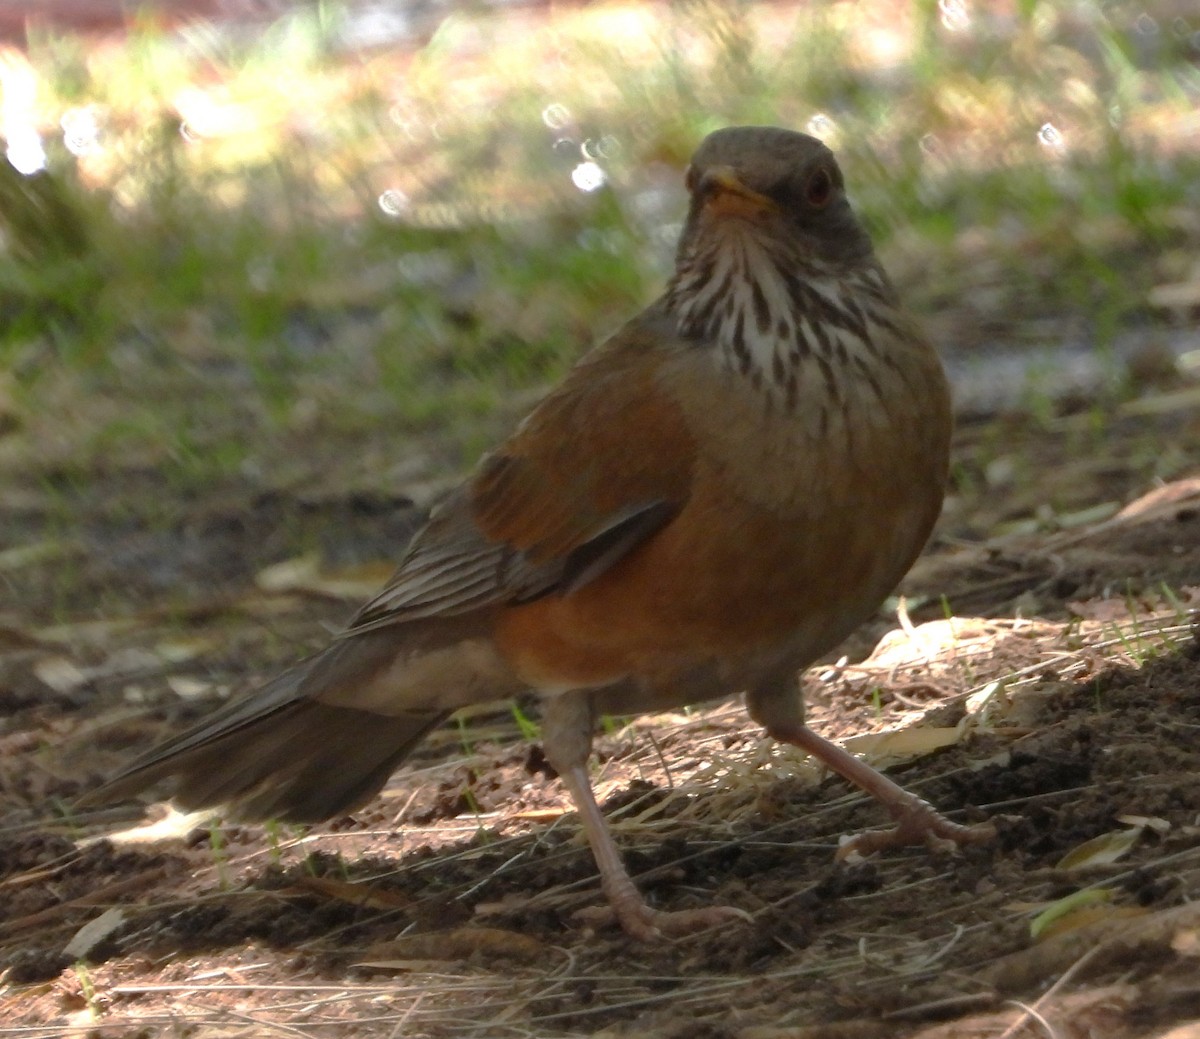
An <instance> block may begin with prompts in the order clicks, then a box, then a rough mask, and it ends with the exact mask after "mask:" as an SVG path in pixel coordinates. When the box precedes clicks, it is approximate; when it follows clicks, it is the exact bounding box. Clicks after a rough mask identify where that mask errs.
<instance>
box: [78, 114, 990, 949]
mask: <svg viewBox="0 0 1200 1039" xmlns="http://www.w3.org/2000/svg"><path fill="white" fill-rule="evenodd" d="M684 183H685V187H686V190H687V193H688V209H687V215H686V219H685V221H684V223H683V226H682V230H681V233H680V237H679V242H678V248H677V251H676V255H675V264H674V272H673V274H672V275H671V276H670V278H669V280H668V281H667V284H666V286H665V289H664V291H663V292H662V294H661V295H660V296H659V298H658V299H656V300H655V301H654V302H653V303H651V304H650V305H649V306H648V307H646V309H644V310H643V311H642V312H641V313H639V314H637V315H636V316H634V317H633V318H632V319H630V320H629V321H628V322H627V323H626V324H624V325H623V326H621V327H620V328H619V329H617V330H616V331H615V332H614V333H613V334H612V335H611V336H609V338H607V339H606V340H604V341H603V342H601V343H600V344H599V345H598V346H595V347H594V348H592V349H591V350H590V351H588V352H586V353H584V354H583V356H582V357H581V358H580V359H579V360H578V361H577V362H576V363H575V365H574V366H573V367H572V368H571V369H570V370H569V371H568V373H567V374H566V375H565V377H564V378H563V379H562V381H561V382H560V383H559V385H557V386H556V387H555V388H553V389H552V390H550V391H549V392H548V393H547V395H546V396H545V397H544V398H543V399H542V400H541V401H540V403H538V404H537V405H536V406H535V407H534V408H533V410H532V411H531V412H530V413H529V414H528V415H527V416H526V417H525V419H524V420H523V421H522V422H520V424H519V425H518V426H517V427H516V428H515V430H514V431H513V432H512V434H511V435H510V436H509V437H508V439H507V440H505V441H503V442H502V443H501V444H500V445H499V446H498V447H497V448H496V449H495V450H493V451H491V452H490V453H487V454H485V455H484V456H483V457H482V459H481V460H480V462H479V463H478V465H477V466H476V468H475V469H474V470H473V471H472V472H471V474H470V475H469V476H468V477H467V478H466V479H465V480H464V481H463V482H462V483H461V485H459V486H458V487H457V488H456V489H454V490H452V491H450V492H449V493H448V494H447V495H446V496H445V497H444V498H443V499H442V500H441V501H440V502H439V503H438V504H437V505H436V506H435V507H434V508H433V509H432V511H431V512H430V515H429V518H428V520H427V521H426V523H425V525H424V526H423V527H421V528H420V529H419V530H418V531H417V533H416V534H415V535H414V537H413V538H412V539H411V541H410V542H409V544H408V545H407V547H406V548H405V549H404V550H403V552H402V554H401V555H400V559H399V563H398V566H397V569H396V571H395V573H394V575H393V576H392V578H391V579H390V580H389V582H388V583H387V584H386V586H385V587H384V588H383V589H382V590H381V591H380V592H379V593H378V594H377V595H376V596H375V597H374V598H372V599H371V600H370V601H369V602H367V603H366V604H365V605H364V606H363V607H362V608H361V609H360V610H359V611H358V613H357V614H356V615H355V616H354V617H353V619H352V620H351V621H350V623H349V624H348V626H347V627H346V628H345V629H344V630H343V631H342V632H341V633H340V634H339V635H338V636H337V637H335V638H334V639H333V640H332V642H331V644H330V645H329V646H328V647H327V648H325V649H323V650H321V651H320V652H317V653H316V654H315V655H313V656H311V657H309V658H308V659H306V660H304V661H302V662H300V663H299V664H297V665H295V666H293V667H292V668H291V669H289V670H287V671H285V672H283V673H282V674H281V675H279V676H278V677H276V678H274V679H273V680H271V681H268V682H267V683H266V684H265V685H263V686H262V687H260V688H259V689H257V691H254V692H252V693H250V694H248V695H246V696H242V697H238V698H236V699H234V700H232V701H230V702H228V703H226V704H225V705H223V706H222V707H221V708H219V709H217V710H216V712H215V713H213V714H212V715H211V716H209V717H207V718H205V719H202V720H201V721H200V722H199V723H198V724H196V725H195V727H193V728H191V729H190V730H188V731H185V732H183V733H182V734H180V735H177V736H175V737H174V738H171V739H168V740H167V741H166V742H165V743H163V744H162V745H161V746H158V747H154V748H152V749H150V750H149V751H147V752H146V753H145V754H144V755H142V756H141V757H139V758H138V759H137V760H135V761H133V762H132V763H130V764H129V766H128V767H127V768H125V769H124V770H123V771H121V772H119V773H118V774H117V775H116V776H114V777H113V778H112V779H110V780H109V781H108V782H107V783H106V784H104V785H103V786H102V787H100V788H98V789H97V790H94V791H93V792H92V793H91V794H90V795H89V796H88V797H87V801H88V802H89V803H95V802H97V801H106V802H110V801H114V800H117V799H120V798H128V797H131V796H133V795H134V794H137V793H138V792H140V791H142V790H143V789H144V788H146V787H148V786H150V785H152V784H155V783H158V782H159V781H160V780H164V779H170V780H171V781H172V799H173V801H174V802H175V803H176V804H177V805H179V806H180V807H182V808H185V809H189V810H194V809H200V808H214V807H218V806H222V807H223V808H224V809H225V810H227V811H228V812H229V813H230V817H232V818H237V819H241V820H245V821H261V820H270V819H275V820H279V821H284V822H293V823H313V822H317V821H320V820H324V819H329V818H332V817H336V816H341V815H344V814H346V813H347V812H350V811H352V810H353V809H355V808H356V807H360V806H361V805H363V804H364V803H365V802H367V801H369V800H370V799H371V798H372V797H373V796H374V795H375V794H376V793H377V792H378V791H379V790H380V789H381V788H382V787H383V786H384V784H385V783H386V782H387V780H388V778H389V777H390V775H391V774H392V772H393V771H394V770H395V769H396V768H397V766H398V765H399V763H400V762H401V761H402V760H403V758H404V757H405V755H406V754H408V753H409V752H410V751H411V750H412V749H413V747H414V746H415V745H416V744H417V743H418V742H419V741H420V740H421V738H422V737H423V736H424V735H425V734H426V733H428V732H429V731H430V730H431V729H433V728H434V727H435V726H437V725H439V724H440V723H441V722H443V721H444V720H445V719H446V718H447V717H448V716H449V715H450V714H451V713H452V712H453V711H455V710H456V709H458V708H462V707H465V706H468V705H470V704H474V703H479V702H484V701H492V700H497V699H501V698H505V697H516V696H519V695H522V694H528V693H530V692H532V693H533V694H535V695H536V697H537V698H538V700H539V701H540V712H541V722H542V725H541V738H542V742H543V747H544V754H545V758H546V760H547V761H548V762H549V764H550V765H551V766H552V768H553V769H554V771H555V772H557V774H558V776H559V778H560V780H561V782H562V784H563V785H564V786H565V788H566V791H567V793H568V794H569V795H570V798H571V800H572V802H573V804H574V807H575V808H576V810H577V813H578V818H579V820H580V825H581V828H582V831H583V833H584V835H585V836H586V839H587V841H588V843H589V845H590V846H591V850H592V852H593V855H594V858H595V862H596V866H597V869H598V872H599V879H600V886H601V889H602V891H603V893H604V895H605V896H606V899H607V904H608V910H607V913H608V916H609V917H610V918H612V919H615V922H616V923H618V924H619V925H620V926H621V927H622V928H623V929H624V931H625V932H626V933H627V934H628V935H630V936H631V937H632V938H634V939H639V940H653V939H657V938H662V937H672V936H677V935H683V934H687V933H690V932H694V931H696V930H699V929H703V928H706V927H709V926H712V925H714V924H718V923H721V922H722V921H726V920H729V919H730V918H731V915H736V914H737V912H738V911H737V910H735V909H733V907H726V906H715V905H714V906H702V907H692V908H687V909H676V910H673V911H672V910H668V909H660V908H656V907H654V906H652V905H651V904H650V903H649V902H648V901H647V900H646V898H645V897H644V896H643V895H642V893H641V892H640V891H639V890H638V888H637V885H636V884H635V883H634V881H633V879H632V878H631V876H630V873H629V872H628V870H627V868H626V866H625V865H624V863H623V860H622V857H621V853H620V850H619V848H618V846H617V844H616V841H615V839H614V837H613V835H612V833H611V831H610V830H609V828H608V826H607V824H606V822H605V820H604V816H603V813H602V812H601V810H600V807H599V805H598V803H597V801H596V797H595V793H594V791H593V789H592V785H591V782H590V779H589V776H588V761H589V757H590V754H591V749H592V737H593V727H594V724H595V723H596V721H597V719H598V716H600V715H629V714H638V713H644V712H662V711H666V710H670V709H675V708H679V707H681V706H683V705H687V704H694V703H699V702H702V701H706V700H712V699H716V698H719V697H729V696H732V695H736V694H738V693H743V694H744V696H745V704H746V708H747V712H748V714H749V717H750V719H752V720H753V721H754V722H755V723H757V724H758V725H760V726H762V727H763V729H764V730H765V731H766V733H767V734H768V735H769V736H770V737H773V738H774V739H775V740H777V741H780V742H782V743H787V744H792V745H794V746H797V747H799V748H801V749H803V750H804V751H806V752H807V753H808V754H810V755H812V756H813V757H814V758H815V759H817V760H818V761H819V762H821V763H823V764H824V765H825V766H826V767H827V768H829V769H830V770H832V771H833V772H836V773H838V774H840V775H841V776H842V777H844V778H845V779H847V780H848V781H849V782H851V783H852V784H855V785H857V786H858V787H860V788H862V789H863V790H864V791H866V792H867V793H869V794H871V795H872V796H873V797H875V798H876V799H877V800H878V801H879V802H881V803H882V805H883V806H884V808H886V809H887V811H888V813H889V814H890V815H891V816H892V818H893V822H894V825H893V826H891V827H890V828H886V829H880V830H872V831H867V832H865V833H862V834H859V835H858V836H857V837H854V838H852V839H851V840H850V842H849V847H850V849H851V850H853V851H856V852H859V853H861V854H864V855H865V854H870V853H872V852H874V851H877V850H880V849H882V848H888V847H892V846H897V845H904V844H919V843H926V844H928V845H930V846H932V847H937V848H941V847H952V846H957V845H963V844H970V843H975V842H978V841H984V840H987V839H989V838H990V837H991V836H992V834H993V830H992V829H991V827H990V825H989V824H987V823H981V824H975V825H971V826H968V825H964V824H958V823H955V822H952V821H951V820H949V819H948V818H946V817H945V816H944V815H942V814H941V813H939V812H938V811H937V810H936V809H935V808H934V807H933V806H932V805H930V804H929V803H928V802H926V801H924V800H922V799H921V798H919V797H917V796H916V795H914V794H912V793H910V792H908V791H906V790H904V789H903V788H902V787H900V786H899V785H897V784H896V783H894V782H893V781H892V780H891V779H889V778H887V777H886V776H885V775H883V774H882V773H880V772H879V771H877V770H876V769H874V768H873V767H871V766H870V765H868V764H867V763H866V762H863V761H862V760H860V759H858V758H856V757H854V756H853V755H852V754H850V753H849V752H847V751H846V750H844V749H842V748H840V747H838V746H837V745H836V744H834V743H832V742H830V741H828V740H826V739H825V738H823V737H821V736H820V735H818V734H817V733H815V732H813V731H812V730H811V729H809V728H808V727H807V725H806V724H805V718H804V705H803V700H802V695H801V684H800V674H801V673H802V671H803V669H804V668H806V667H807V666H808V665H810V664H812V663H813V662H814V661H815V660H817V659H818V658H819V657H821V656H822V655H823V654H825V653H827V652H829V651H831V650H832V649H834V648H835V647H836V646H837V645H838V644H839V643H840V642H842V641H843V640H844V639H845V638H846V637H847V636H848V635H849V634H850V633H851V632H853V631H854V629H855V628H857V627H858V626H859V625H860V624H861V623H862V622H863V621H864V620H866V619H867V618H868V617H870V616H871V615H872V614H873V613H874V612H875V611H876V610H877V609H878V608H879V607H880V605H881V604H882V603H883V601H884V600H885V598H886V597H887V596H888V594H889V593H890V592H891V591H892V590H893V589H894V587H895V586H896V584H897V583H898V582H899V580H900V579H901V577H902V576H903V575H904V574H905V573H906V572H907V571H908V569H909V567H910V566H911V564H912V563H913V561H914V560H915V558H916V556H917V555H918V554H919V552H920V551H921V549H922V548H923V547H924V545H925V542H926V540H927V539H928V537H929V535H930V532H931V530H932V528H933V526H934V523H935V521H936V519H937V517H938V515H939V512H940V510H941V506H942V501H943V498H944V495H945V488H946V481H947V477H948V469H949V455H950V439H951V433H952V424H953V415H952V407H951V399H950V393H949V388H948V385H947V381H946V377H945V374H944V371H943V367H942V364H941V361H940V359H939V357H938V354H937V352H936V350H935V348H934V347H933V346H932V344H931V343H930V341H929V339H927V338H926V336H925V335H924V334H923V332H922V331H921V329H920V327H919V325H918V323H917V322H916V320H915V319H914V318H913V317H912V316H910V315H909V314H908V313H907V312H906V311H905V310H904V308H903V306H902V305H901V303H900V300H899V298H898V296H897V293H896V290H895V288H894V287H893V284H892V282H891V281H890V280H889V278H888V276H887V274H886V273H885V272H884V270H883V268H882V266H881V265H880V263H879V261H878V259H877V258H876V255H875V251H874V248H873V246H872V243H871V240H870V238H869V236H868V234H867V232H866V231H865V230H864V228H863V226H862V224H861V223H860V222H859V220H858V219H857V217H856V215H855V213H854V211H853V210H852V208H851V205H850V202H849V200H848V198H847V193H846V188H845V181H844V178H843V174H842V170H841V168H840V166H839V164H838V162H837V160H836V158H835V156H834V154H833V152H832V151H831V150H830V149H829V148H828V147H827V146H826V145H825V144H824V143H822V142H821V141H819V140H818V139H816V138H815V137H812V136H809V135H807V134H804V133H799V132H796V131H792V130H788V129H783V128H779V127H770V126H732V127H726V128H724V129H719V130H716V131H714V132H712V133H711V134H709V135H708V136H707V137H706V138H705V139H704V140H703V141H702V142H701V143H700V145H699V146H698V148H697V150H696V151H695V153H694V155H693V157H692V160H691V162H690V164H689V165H688V167H687V171H686V175H685V178H684ZM843 851H845V848H843Z"/></svg>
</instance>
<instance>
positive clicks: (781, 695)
mask: <svg viewBox="0 0 1200 1039" xmlns="http://www.w3.org/2000/svg"><path fill="white" fill-rule="evenodd" d="M746 707H747V710H749V712H750V717H751V718H753V719H754V720H755V721H756V722H758V723H759V724H760V725H762V726H763V728H765V729H766V730H767V734H768V735H770V736H771V737H773V738H774V739H777V740H779V741H780V742H781V743H790V744H792V746H795V747H799V748H800V749H801V750H803V751H806V752H807V753H809V754H811V755H812V756H813V757H814V758H816V759H817V760H818V761H820V762H822V763H823V764H825V765H826V766H827V767H829V768H831V769H832V770H833V771H834V772H836V773H837V774H838V775H839V776H841V777H842V778H844V779H847V780H849V781H850V782H851V783H853V784H854V785H855V786H857V787H859V788H860V789H862V790H864V791H866V792H867V793H868V794H870V795H871V796H872V797H873V798H875V799H876V800H877V801H879V802H881V803H882V804H883V806H884V807H885V808H886V809H887V810H888V811H889V812H890V813H891V815H892V818H893V819H895V820H896V825H895V826H894V827H892V829H890V830H868V831H867V832H865V833H860V834H857V835H856V836H854V837H851V838H849V839H848V840H846V841H844V843H843V844H842V846H841V847H840V848H839V849H838V858H846V857H847V856H849V855H854V854H858V855H870V854H872V853H874V852H876V851H880V850H882V849H884V848H895V847H902V846H904V845H909V844H927V845H929V846H930V847H931V848H935V849H937V850H945V849H947V848H950V847H954V846H956V845H960V844H976V843H979V842H982V841H987V840H990V839H991V838H993V837H995V835H996V830H995V827H994V826H992V825H991V824H989V823H983V824H980V825H977V826H962V825H960V824H959V823H955V822H951V821H950V820H949V819H947V818H946V817H945V816H944V815H942V813H941V812H939V811H938V810H937V809H936V808H934V807H933V805H931V804H930V803H929V802H928V801H926V800H924V799H923V798H920V797H918V796H917V795H916V794H913V793H910V792H909V791H908V790H905V789H904V788H903V787H902V786H900V785H899V784H897V783H893V782H892V781H891V780H890V779H888V777H887V776H885V775H884V774H883V773H882V772H880V771H878V770H877V769H875V768H872V767H871V766H870V765H868V764H867V763H866V762H865V761H863V760H862V759H861V758H856V757H855V756H854V755H853V754H851V753H850V752H849V751H847V750H843V749H842V748H841V747H839V746H838V745H837V744H836V743H831V742H830V741H829V740H827V739H825V738H824V737H822V736H818V735H817V734H816V733H815V732H813V731H812V729H810V728H809V727H808V726H807V725H805V724H804V702H803V700H802V699H801V697H800V687H799V683H798V682H797V681H796V678H795V676H794V675H791V676H788V677H787V678H786V679H781V680H780V681H778V682H775V683H772V684H770V685H762V686H759V687H758V688H756V689H753V690H751V691H750V692H748V693H747V694H746Z"/></svg>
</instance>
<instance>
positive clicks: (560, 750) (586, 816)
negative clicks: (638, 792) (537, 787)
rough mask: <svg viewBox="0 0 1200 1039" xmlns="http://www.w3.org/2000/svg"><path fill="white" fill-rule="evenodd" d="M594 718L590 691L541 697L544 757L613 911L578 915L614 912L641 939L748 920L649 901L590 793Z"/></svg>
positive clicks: (596, 918) (593, 917)
mask: <svg viewBox="0 0 1200 1039" xmlns="http://www.w3.org/2000/svg"><path fill="white" fill-rule="evenodd" d="M592 721H593V719H592V704H591V698H590V697H589V696H588V694H587V693H584V692H566V693H557V694H551V695H547V696H546V697H545V698H544V699H543V705H542V739H543V746H544V748H545V753H546V760H547V761H549V762H550V764H551V765H552V766H553V767H554V770H555V771H556V772H557V773H558V775H559V778H560V779H561V780H562V782H563V785H564V786H565V787H566V788H567V792H568V793H569V794H570V795H571V800H572V801H573V802H574V803H575V808H576V810H577V811H578V812H579V819H580V822H581V823H582V824H583V832H584V834H585V835H586V836H587V839H588V844H590V845H591V848H592V855H593V856H594V857H595V859H596V865H597V866H598V867H599V869H600V886H601V887H602V888H603V889H604V894H605V896H606V897H607V898H608V903H609V906H610V907H611V910H612V912H611V915H610V914H608V913H605V912H603V911H601V912H600V913H597V912H596V911H594V910H584V911H583V912H582V913H581V914H579V915H580V916H581V917H582V918H584V919H585V920H587V921H588V922H600V921H603V920H604V919H605V918H608V919H611V918H612V917H613V916H615V917H616V919H617V922H618V923H619V924H620V925H621V927H622V928H624V930H625V932H626V933H627V934H629V935H630V936H631V937H633V938H637V939H639V940H641V941H648V940H650V939H653V938H658V937H660V936H662V935H680V934H688V933H690V932H693V931H699V930H701V929H703V928H705V927H711V926H713V925H715V924H727V923H729V921H730V920H731V919H735V918H736V919H743V920H744V919H746V914H745V913H743V912H741V911H740V910H737V909H732V908H727V907H721V906H708V907H705V908H703V909H687V910H679V911H676V912H664V911H661V910H657V909H652V908H651V907H650V906H649V905H647V904H646V900H645V899H644V898H643V897H642V894H641V892H640V891H638V889H637V886H636V885H635V884H634V883H633V878H632V877H630V875H629V871H628V870H627V869H626V868H625V863H624V862H623V861H622V859H621V853H620V851H619V850H618V849H617V845H616V842H615V841H614V840H613V836H612V831H611V830H610V829H609V828H608V823H606V822H605V821H604V816H603V815H602V814H601V812H600V806H599V805H598V804H597V803H596V795H595V794H594V793H593V792H592V781H591V779H590V777H589V776H588V772H587V762H588V757H589V756H590V755H591V751H592Z"/></svg>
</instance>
